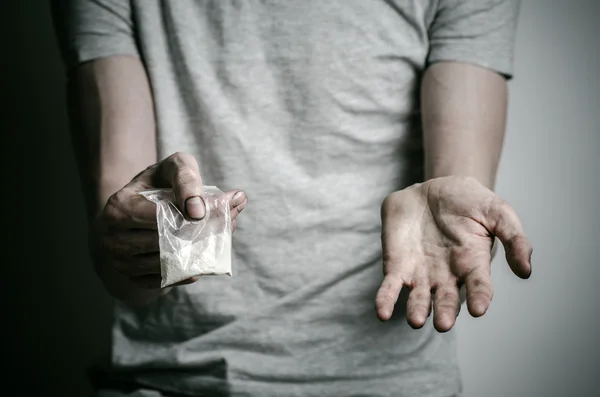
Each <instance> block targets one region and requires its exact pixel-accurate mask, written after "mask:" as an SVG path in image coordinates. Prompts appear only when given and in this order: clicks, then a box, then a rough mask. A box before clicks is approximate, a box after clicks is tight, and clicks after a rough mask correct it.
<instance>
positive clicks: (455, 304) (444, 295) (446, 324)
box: [433, 283, 460, 332]
mask: <svg viewBox="0 0 600 397" xmlns="http://www.w3.org/2000/svg"><path fill="white" fill-rule="evenodd" d="M459 311H460V297H459V292H458V286H457V285H456V283H453V284H447V285H443V286H440V287H438V288H437V289H436V291H435V294H434V297H433V326H434V327H435V329H436V330H437V331H438V332H447V331H449V330H450V329H452V327H453V326H454V323H455V322H456V317H457V316H458V313H459Z"/></svg>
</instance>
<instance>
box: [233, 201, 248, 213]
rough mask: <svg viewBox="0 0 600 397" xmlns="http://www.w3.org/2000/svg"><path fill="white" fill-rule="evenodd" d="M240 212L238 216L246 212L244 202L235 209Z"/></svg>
mask: <svg viewBox="0 0 600 397" xmlns="http://www.w3.org/2000/svg"><path fill="white" fill-rule="evenodd" d="M235 208H236V209H237V211H238V214H239V213H240V212H242V211H243V210H244V208H246V204H244V202H242V203H241V204H240V205H238V206H237V207H235Z"/></svg>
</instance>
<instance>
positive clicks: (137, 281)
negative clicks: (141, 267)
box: [129, 274, 161, 289]
mask: <svg viewBox="0 0 600 397" xmlns="http://www.w3.org/2000/svg"><path fill="white" fill-rule="evenodd" d="M129 280H131V282H132V283H133V284H134V285H135V286H136V287H138V288H142V289H159V288H160V283H161V277H160V274H146V275H143V276H137V277H130V278H129Z"/></svg>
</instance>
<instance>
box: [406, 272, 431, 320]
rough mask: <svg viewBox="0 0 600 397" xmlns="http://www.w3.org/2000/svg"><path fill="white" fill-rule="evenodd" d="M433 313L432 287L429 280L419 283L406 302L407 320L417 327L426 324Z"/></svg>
mask: <svg viewBox="0 0 600 397" xmlns="http://www.w3.org/2000/svg"><path fill="white" fill-rule="evenodd" d="M430 313H431V287H430V286H429V283H427V282H421V283H420V284H417V285H416V286H415V287H414V288H413V289H412V291H410V294H409V295H408V302H407V303H406V320H407V321H408V324H409V325H410V326H411V327H413V328H415V329H418V328H421V327H423V325H425V322H426V321H427V317H429V314H430Z"/></svg>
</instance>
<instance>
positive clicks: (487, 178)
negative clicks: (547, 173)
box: [421, 62, 508, 257]
mask: <svg viewBox="0 0 600 397" xmlns="http://www.w3.org/2000/svg"><path fill="white" fill-rule="evenodd" d="M507 91H508V90H507V85H506V81H505V79H504V77H502V76H500V75H499V74H497V73H495V72H493V71H491V70H487V69H484V68H481V67H477V66H474V65H468V64H462V63H453V62H444V63H439V64H436V65H433V66H431V67H430V68H429V69H428V70H427V72H426V73H425V76H424V77H423V83H422V86H421V112H422V117H423V119H422V121H423V139H424V150H425V178H426V179H432V178H439V177H443V176H449V175H461V176H470V177H474V178H476V179H477V180H478V181H479V182H481V183H482V184H483V185H485V186H486V187H488V188H489V189H491V190H494V187H495V183H496V175H497V172H498V163H499V160H500V155H501V152H502V144H503V141H504V135H505V128H506V108H507V100H508V93H507ZM495 241H496V240H494V245H493V247H492V257H493V256H495V254H496V243H495Z"/></svg>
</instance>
